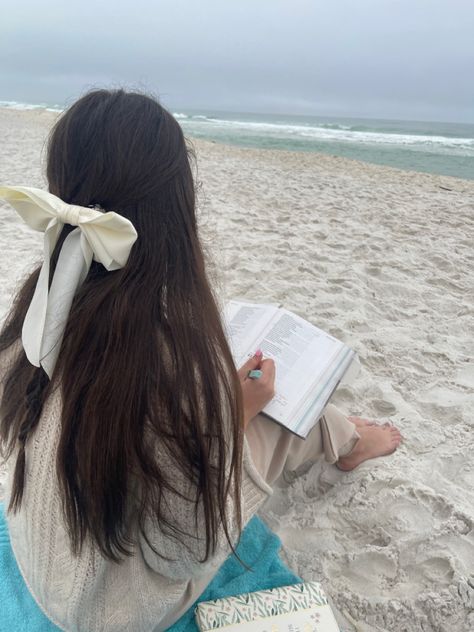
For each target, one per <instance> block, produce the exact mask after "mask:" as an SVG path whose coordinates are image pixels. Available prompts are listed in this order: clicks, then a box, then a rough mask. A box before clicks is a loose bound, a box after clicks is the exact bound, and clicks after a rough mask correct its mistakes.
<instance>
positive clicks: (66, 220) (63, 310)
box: [0, 186, 137, 379]
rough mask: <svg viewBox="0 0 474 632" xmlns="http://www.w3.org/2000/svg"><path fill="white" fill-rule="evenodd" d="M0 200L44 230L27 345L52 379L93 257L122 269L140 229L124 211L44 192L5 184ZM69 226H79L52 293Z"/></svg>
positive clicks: (27, 325)
mask: <svg viewBox="0 0 474 632" xmlns="http://www.w3.org/2000/svg"><path fill="white" fill-rule="evenodd" d="M0 198H3V199H4V200H5V201H6V202H8V203H9V204H10V205H11V206H12V207H13V208H14V209H15V210H16V211H17V212H18V214H19V215H20V216H21V217H22V218H23V220H24V221H25V222H26V223H27V224H28V225H29V226H30V227H31V228H33V229H34V230H38V231H41V232H44V261H43V265H42V267H41V271H40V275H39V278H38V282H37V284H36V289H35V293H34V295H33V298H32V300H31V303H30V306H29V308H28V312H27V314H26V317H25V320H24V322H23V329H22V343H23V348H24V349H25V353H26V356H27V358H28V360H29V361H30V362H31V364H33V365H34V366H38V367H39V366H42V367H43V369H44V370H45V371H46V373H47V374H48V376H49V378H50V379H51V377H52V375H53V371H54V366H55V364H56V361H57V358H58V354H59V349H60V348H61V342H62V339H63V336H64V330H65V327H66V323H67V319H68V316H69V311H70V309H71V305H72V301H73V298H74V295H75V294H76V291H77V289H78V288H79V286H80V285H81V284H82V283H83V281H84V280H85V278H86V276H87V273H88V272H89V268H90V266H91V263H92V259H93V258H94V260H96V261H99V262H100V263H102V265H103V266H104V267H105V268H106V269H107V270H109V271H111V270H118V269H119V268H122V267H123V266H124V265H125V264H126V263H127V260H128V257H129V254H130V250H131V249H132V246H133V244H134V243H135V241H136V239H137V231H136V230H135V228H134V226H133V224H132V222H131V221H130V220H128V219H126V218H125V217H123V216H121V215H119V214H118V213H115V212H113V211H109V212H103V211H98V210H95V209H91V208H87V207H85V206H76V205H74V204H67V203H66V202H63V201H62V200H60V199H59V198H58V197H56V196H55V195H53V194H52V193H48V192H47V191H43V190H42V189H36V188H33V187H9V186H0ZM64 224H71V225H72V226H77V228H75V229H74V230H73V231H71V232H70V233H69V235H68V236H67V237H66V239H65V240H64V243H63V245H62V247H61V252H60V254H59V258H58V262H57V265H56V269H55V271H54V275H53V279H52V281H51V287H50V288H49V291H48V280H49V266H50V259H51V254H52V252H53V250H54V247H55V245H56V243H57V241H58V239H59V235H60V233H61V230H62V228H63V226H64Z"/></svg>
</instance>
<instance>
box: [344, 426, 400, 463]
mask: <svg viewBox="0 0 474 632" xmlns="http://www.w3.org/2000/svg"><path fill="white" fill-rule="evenodd" d="M351 421H352V419H351ZM357 432H358V433H359V434H360V439H359V441H357V443H356V444H355V446H354V448H353V449H352V452H350V453H349V454H348V455H347V456H342V457H341V458H340V459H339V461H337V463H336V465H337V467H338V468H339V469H340V470H343V471H345V472H349V471H350V470H353V469H354V468H355V467H357V466H358V465H360V464H361V463H363V462H364V461H367V460H368V459H374V458H375V457H377V456H387V455H388V454H392V452H395V450H396V449H397V448H398V446H399V445H400V443H401V441H402V435H401V434H400V431H399V430H398V429H397V428H395V427H394V426H390V425H384V426H377V425H367V424H366V425H359V426H358V427H357Z"/></svg>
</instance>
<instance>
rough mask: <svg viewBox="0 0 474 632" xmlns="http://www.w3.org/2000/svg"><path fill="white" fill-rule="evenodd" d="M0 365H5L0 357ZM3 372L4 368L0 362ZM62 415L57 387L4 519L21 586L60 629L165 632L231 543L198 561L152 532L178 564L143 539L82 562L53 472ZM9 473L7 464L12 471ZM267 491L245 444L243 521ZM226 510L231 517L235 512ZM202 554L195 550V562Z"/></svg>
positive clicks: (185, 512)
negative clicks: (129, 548)
mask: <svg viewBox="0 0 474 632" xmlns="http://www.w3.org/2000/svg"><path fill="white" fill-rule="evenodd" d="M0 364H3V363H2V362H1V360H0ZM2 368H3V369H5V365H3V367H2ZM2 373H3V371H0V374H2ZM0 377H3V375H0ZM60 414H61V395H60V389H56V390H55V391H54V392H53V393H52V394H51V396H50V397H49V399H48V400H47V402H46V404H45V406H44V408H43V412H42V415H41V418H40V421H39V424H38V427H37V429H36V430H35V432H34V433H33V434H32V435H31V436H30V437H29V439H28V442H27V446H26V486H25V493H24V497H23V502H22V505H21V509H20V511H19V512H18V513H16V514H8V526H9V531H10V537H11V543H12V547H13V551H14V553H15V557H16V560H17V562H18V565H19V567H20V570H21V573H22V575H23V577H24V579H25V582H26V583H27V585H28V587H29V590H30V592H31V594H32V595H33V597H34V598H35V600H36V602H37V603H38V605H39V606H40V607H41V609H42V610H43V611H44V612H45V614H46V615H47V616H48V617H49V618H50V619H51V620H52V621H53V622H54V623H55V624H56V625H57V626H58V627H60V628H62V629H63V630H68V631H71V632H72V631H74V632H76V631H77V632H99V631H100V632H119V631H120V632H126V631H130V632H148V631H152V630H153V631H157V632H158V631H161V630H165V629H166V628H167V627H168V626H170V625H172V624H173V623H174V622H175V621H176V620H177V619H178V618H179V617H180V616H181V614H182V613H184V612H185V611H186V610H187V608H188V607H189V606H190V605H191V604H192V603H193V602H194V600H195V599H196V598H197V597H198V596H199V595H200V594H201V592H202V591H203V590H204V588H205V587H206V585H207V584H208V583H209V582H210V581H211V579H212V577H213V575H214V574H215V572H216V570H217V569H218V567H219V566H220V565H221V564H222V562H223V561H224V560H225V559H226V557H227V556H228V555H229V553H230V550H229V546H228V544H227V542H226V540H225V538H224V537H222V538H221V539H220V545H219V547H218V550H217V553H216V554H215V555H214V557H213V559H212V560H210V561H208V562H207V563H205V564H201V563H199V562H198V561H197V559H196V557H195V556H194V555H192V554H191V553H190V552H189V551H187V550H186V548H185V547H183V546H179V545H178V544H177V543H176V542H175V541H174V540H173V539H171V538H168V537H166V536H165V535H164V534H163V533H162V532H161V531H160V530H159V529H157V528H156V527H150V530H149V532H147V537H148V538H149V539H150V541H151V543H152V544H153V546H154V547H155V548H156V549H157V550H159V551H164V552H166V554H167V556H168V557H170V558H173V559H174V560H175V561H172V562H171V561H165V560H163V559H161V558H160V557H158V556H157V555H156V554H155V553H153V551H152V550H151V549H150V548H149V547H148V545H147V544H146V543H145V542H144V541H143V540H142V541H139V542H138V544H137V546H136V547H135V549H134V553H133V555H132V556H131V557H127V558H125V559H124V560H123V562H121V563H120V564H116V563H113V562H111V561H109V560H106V559H104V558H103V557H102V556H101V554H100V552H99V551H98V549H97V548H96V547H95V546H93V545H92V544H90V543H89V544H87V543H86V544H85V545H84V548H83V550H82V553H81V555H80V556H79V557H74V556H73V555H72V553H71V550H70V546H69V540H68V536H67V533H66V529H65V525H64V522H63V516H62V511H61V498H60V493H59V488H58V483H57V478H56V473H55V459H56V451H57V445H58V440H59V434H60ZM14 462H15V455H13V456H12V458H11V459H10V465H11V466H13V464H14ZM170 466H171V467H172V464H170ZM12 469H13V467H10V471H11V470H12ZM271 492H272V490H271V488H270V487H269V486H268V485H267V483H266V482H265V481H264V479H263V478H262V477H261V476H260V474H259V473H258V472H257V470H256V468H255V466H254V464H253V462H252V459H251V456H250V450H249V447H248V444H247V442H246V441H245V444H244V460H243V479H242V510H243V516H244V523H246V522H248V520H249V519H250V518H251V517H252V515H253V514H254V513H255V512H256V511H257V510H258V508H259V507H260V506H261V505H262V503H263V502H264V501H265V500H266V498H267V497H268V495H269V494H271ZM9 495H10V486H9V484H7V493H6V499H5V503H6V505H8V502H9ZM229 509H230V512H229V515H231V514H232V507H230V508H229ZM172 511H173V515H174V516H175V517H178V518H179V519H180V524H182V526H183V527H184V529H186V530H188V531H192V529H193V524H194V521H193V512H192V511H191V508H190V507H186V506H184V505H183V501H180V502H176V503H175V504H174V505H173V507H172ZM192 542H193V544H194V545H195V544H196V543H195V542H194V541H192ZM190 543H191V540H190ZM194 549H195V546H194ZM200 553H201V551H196V555H197V556H198V557H199V555H200Z"/></svg>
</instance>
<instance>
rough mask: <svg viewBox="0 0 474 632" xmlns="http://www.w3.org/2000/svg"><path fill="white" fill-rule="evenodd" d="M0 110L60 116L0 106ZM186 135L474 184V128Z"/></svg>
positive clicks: (259, 119) (213, 114)
mask: <svg viewBox="0 0 474 632" xmlns="http://www.w3.org/2000/svg"><path fill="white" fill-rule="evenodd" d="M0 107H14V108H20V109H34V108H46V109H52V110H60V109H61V107H60V106H58V105H47V104H41V105H32V104H26V103H17V102H14V101H0ZM173 114H174V116H175V117H176V119H177V120H178V121H179V123H180V125H181V127H182V128H183V131H184V133H185V134H186V135H189V136H194V137H197V138H204V139H208V140H214V141H217V142H222V143H229V144H233V145H241V146H243V147H258V148H263V149H289V150H293V151H309V152H320V153H323V154H330V155H334V156H343V157H345V158H353V159H355V160H362V161H364V162H369V163H375V164H379V165H388V166H391V167H398V168H400V169H405V170H409V171H421V172H427V173H437V174H441V175H447V176H455V177H458V178H467V179H470V180H474V124H467V123H441V122H424V121H396V120H383V119H365V118H340V117H328V116H296V115H286V114H285V115H281V114H249V113H244V112H221V111H210V110H199V111H198V110H180V111H174V112H173Z"/></svg>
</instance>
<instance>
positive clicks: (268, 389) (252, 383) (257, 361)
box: [238, 350, 275, 429]
mask: <svg viewBox="0 0 474 632" xmlns="http://www.w3.org/2000/svg"><path fill="white" fill-rule="evenodd" d="M262 358H263V354H262V352H261V351H260V350H258V351H257V352H256V353H255V355H253V356H252V357H251V358H249V359H248V360H247V362H246V363H245V364H244V365H243V366H242V367H241V368H240V369H239V370H238V375H239V378H240V384H241V386H242V399H243V404H244V429H245V428H246V427H247V425H248V423H249V421H250V420H251V419H253V418H254V417H255V416H256V415H258V413H259V412H261V411H262V410H263V409H264V408H265V406H266V405H267V404H268V402H269V401H270V400H271V399H272V398H273V396H274V395H275V363H274V361H273V360H270V359H269V358H268V359H266V360H263V359H262ZM256 369H260V371H262V376H261V377H259V378H257V379H252V378H249V377H248V373H249V371H252V370H256Z"/></svg>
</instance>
